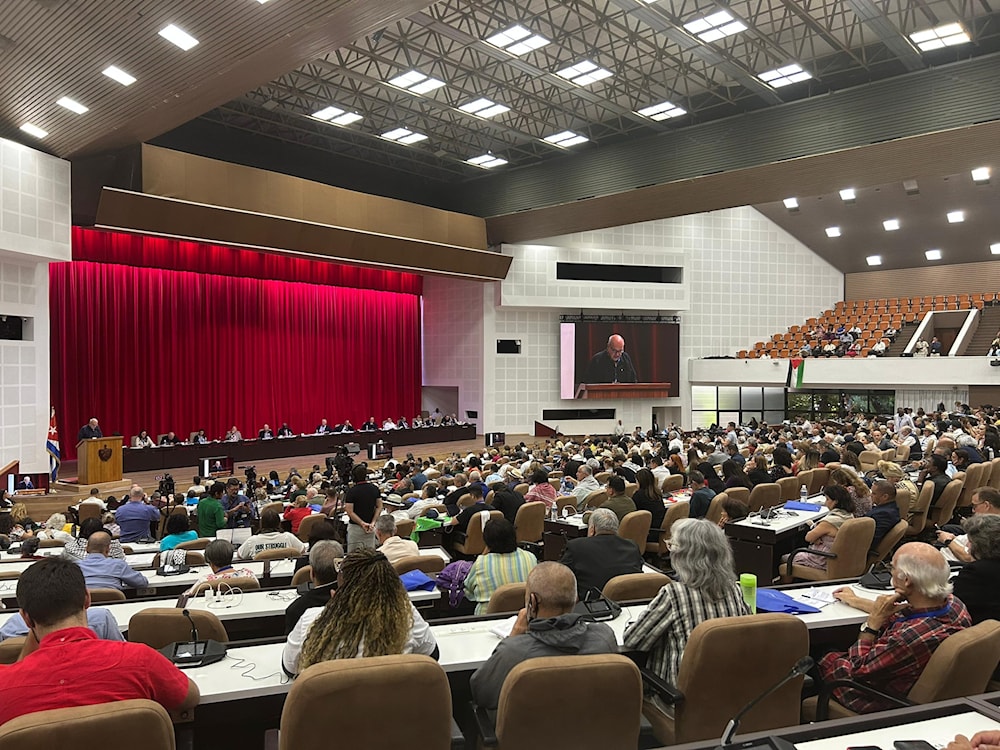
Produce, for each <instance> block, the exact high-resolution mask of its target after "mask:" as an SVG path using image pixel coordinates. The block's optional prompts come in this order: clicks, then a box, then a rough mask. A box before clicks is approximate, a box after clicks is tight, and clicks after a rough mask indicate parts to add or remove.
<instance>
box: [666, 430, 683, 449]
mask: <svg viewBox="0 0 1000 750" xmlns="http://www.w3.org/2000/svg"><path fill="white" fill-rule="evenodd" d="M675 448H676V449H677V452H678V453H683V452H684V441H683V440H681V436H680V434H679V433H677V432H671V433H670V442H669V443H667V452H668V453H669V452H670V451H672V450H674V449H675Z"/></svg>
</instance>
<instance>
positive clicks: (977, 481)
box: [955, 463, 992, 509]
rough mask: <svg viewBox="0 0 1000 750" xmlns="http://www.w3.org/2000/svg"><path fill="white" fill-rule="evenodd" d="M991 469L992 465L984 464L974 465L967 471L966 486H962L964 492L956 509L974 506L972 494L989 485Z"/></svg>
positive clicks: (959, 497)
mask: <svg viewBox="0 0 1000 750" xmlns="http://www.w3.org/2000/svg"><path fill="white" fill-rule="evenodd" d="M991 469H992V467H991V466H990V464H985V463H984V464H972V465H971V466H969V467H968V468H967V469H966V470H965V484H963V485H962V492H961V493H960V494H959V496H958V502H957V503H955V507H956V508H958V509H962V508H968V507H970V506H971V505H972V494H973V493H974V492H975V491H976V490H978V489H979V488H980V487H984V486H987V485H989V473H990V471H991ZM984 476H985V477H986V479H985V480H984V479H983V477H984Z"/></svg>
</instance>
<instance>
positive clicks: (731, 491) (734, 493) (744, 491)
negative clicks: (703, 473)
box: [719, 487, 750, 505]
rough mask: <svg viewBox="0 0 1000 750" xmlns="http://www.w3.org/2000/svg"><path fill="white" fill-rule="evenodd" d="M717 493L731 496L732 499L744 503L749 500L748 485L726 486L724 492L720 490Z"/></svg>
mask: <svg viewBox="0 0 1000 750" xmlns="http://www.w3.org/2000/svg"><path fill="white" fill-rule="evenodd" d="M719 494H720V495H727V496H728V497H731V498H733V500H739V501H740V502H741V503H743V504H744V505H746V504H747V503H749V502H750V488H749V487H728V488H726V491H725V492H720V493H719Z"/></svg>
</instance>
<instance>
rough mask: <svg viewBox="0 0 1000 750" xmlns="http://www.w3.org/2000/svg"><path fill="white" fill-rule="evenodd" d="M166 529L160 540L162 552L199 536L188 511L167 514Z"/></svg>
mask: <svg viewBox="0 0 1000 750" xmlns="http://www.w3.org/2000/svg"><path fill="white" fill-rule="evenodd" d="M166 531H167V535H166V536H165V537H163V539H161V540H160V552H165V551H166V550H168V549H174V547H176V546H177V545H178V544H184V542H193V541H194V540H195V539H197V538H198V532H197V531H195V530H194V529H192V528H191V520H190V518H189V517H188V514H187V513H171V514H170V515H169V516H167V529H166ZM112 544H114V542H112Z"/></svg>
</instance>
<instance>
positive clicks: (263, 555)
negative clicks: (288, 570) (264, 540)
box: [253, 547, 302, 560]
mask: <svg viewBox="0 0 1000 750" xmlns="http://www.w3.org/2000/svg"><path fill="white" fill-rule="evenodd" d="M301 556H302V555H301V553H299V552H297V551H295V550H294V549H292V548H291V547H285V548H283V549H266V550H262V551H261V552H258V553H257V554H256V555H254V556H253V559H254V560H287V559H289V558H296V557H301Z"/></svg>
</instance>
